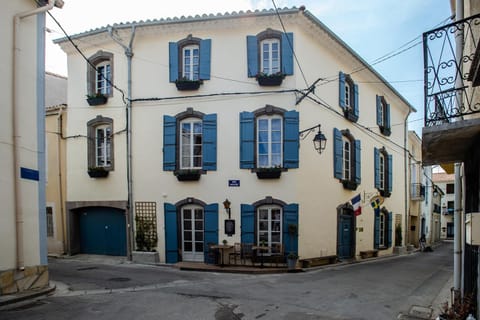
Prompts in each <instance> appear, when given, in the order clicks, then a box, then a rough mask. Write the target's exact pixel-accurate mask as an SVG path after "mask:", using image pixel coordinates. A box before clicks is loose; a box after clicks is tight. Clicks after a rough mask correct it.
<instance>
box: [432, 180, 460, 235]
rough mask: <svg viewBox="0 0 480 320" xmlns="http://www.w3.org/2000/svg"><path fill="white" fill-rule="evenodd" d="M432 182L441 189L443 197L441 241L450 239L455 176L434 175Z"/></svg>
mask: <svg viewBox="0 0 480 320" xmlns="http://www.w3.org/2000/svg"><path fill="white" fill-rule="evenodd" d="M433 182H434V183H435V184H436V185H437V186H438V187H439V188H440V189H442V192H443V193H444V194H445V196H444V197H443V199H442V216H441V220H442V234H441V238H442V239H452V238H453V235H454V228H453V210H454V207H455V175H453V174H448V173H434V174H433Z"/></svg>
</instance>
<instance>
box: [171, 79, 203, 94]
mask: <svg viewBox="0 0 480 320" xmlns="http://www.w3.org/2000/svg"><path fill="white" fill-rule="evenodd" d="M202 83H203V81H202V80H190V79H188V78H186V77H182V78H179V79H177V80H175V85H176V86H177V89H178V90H180V91H185V90H197V89H198V88H200V85H201V84H202Z"/></svg>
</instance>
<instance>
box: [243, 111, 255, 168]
mask: <svg viewBox="0 0 480 320" xmlns="http://www.w3.org/2000/svg"><path fill="white" fill-rule="evenodd" d="M254 167H255V116H254V115H253V113H252V112H246V111H245V112H241V113H240V168H241V169H252V168H254Z"/></svg>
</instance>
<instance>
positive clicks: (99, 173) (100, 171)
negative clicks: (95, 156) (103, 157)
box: [88, 167, 110, 178]
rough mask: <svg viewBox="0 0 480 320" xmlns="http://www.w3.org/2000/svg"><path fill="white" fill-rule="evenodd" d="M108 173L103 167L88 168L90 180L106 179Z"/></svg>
mask: <svg viewBox="0 0 480 320" xmlns="http://www.w3.org/2000/svg"><path fill="white" fill-rule="evenodd" d="M109 172H110V171H108V170H105V168H104V167H92V168H88V175H89V176H90V178H106V177H108V173H109Z"/></svg>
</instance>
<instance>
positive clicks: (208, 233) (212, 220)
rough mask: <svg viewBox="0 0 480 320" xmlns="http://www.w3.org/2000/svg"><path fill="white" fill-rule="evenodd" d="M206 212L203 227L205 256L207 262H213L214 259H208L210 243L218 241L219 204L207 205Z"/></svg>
mask: <svg viewBox="0 0 480 320" xmlns="http://www.w3.org/2000/svg"><path fill="white" fill-rule="evenodd" d="M204 213H205V226H204V229H203V233H204V236H203V249H204V258H205V261H206V262H210V263H213V261H208V244H209V243H213V244H217V243H218V204H216V203H213V204H209V205H206V206H205V208H204Z"/></svg>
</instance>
